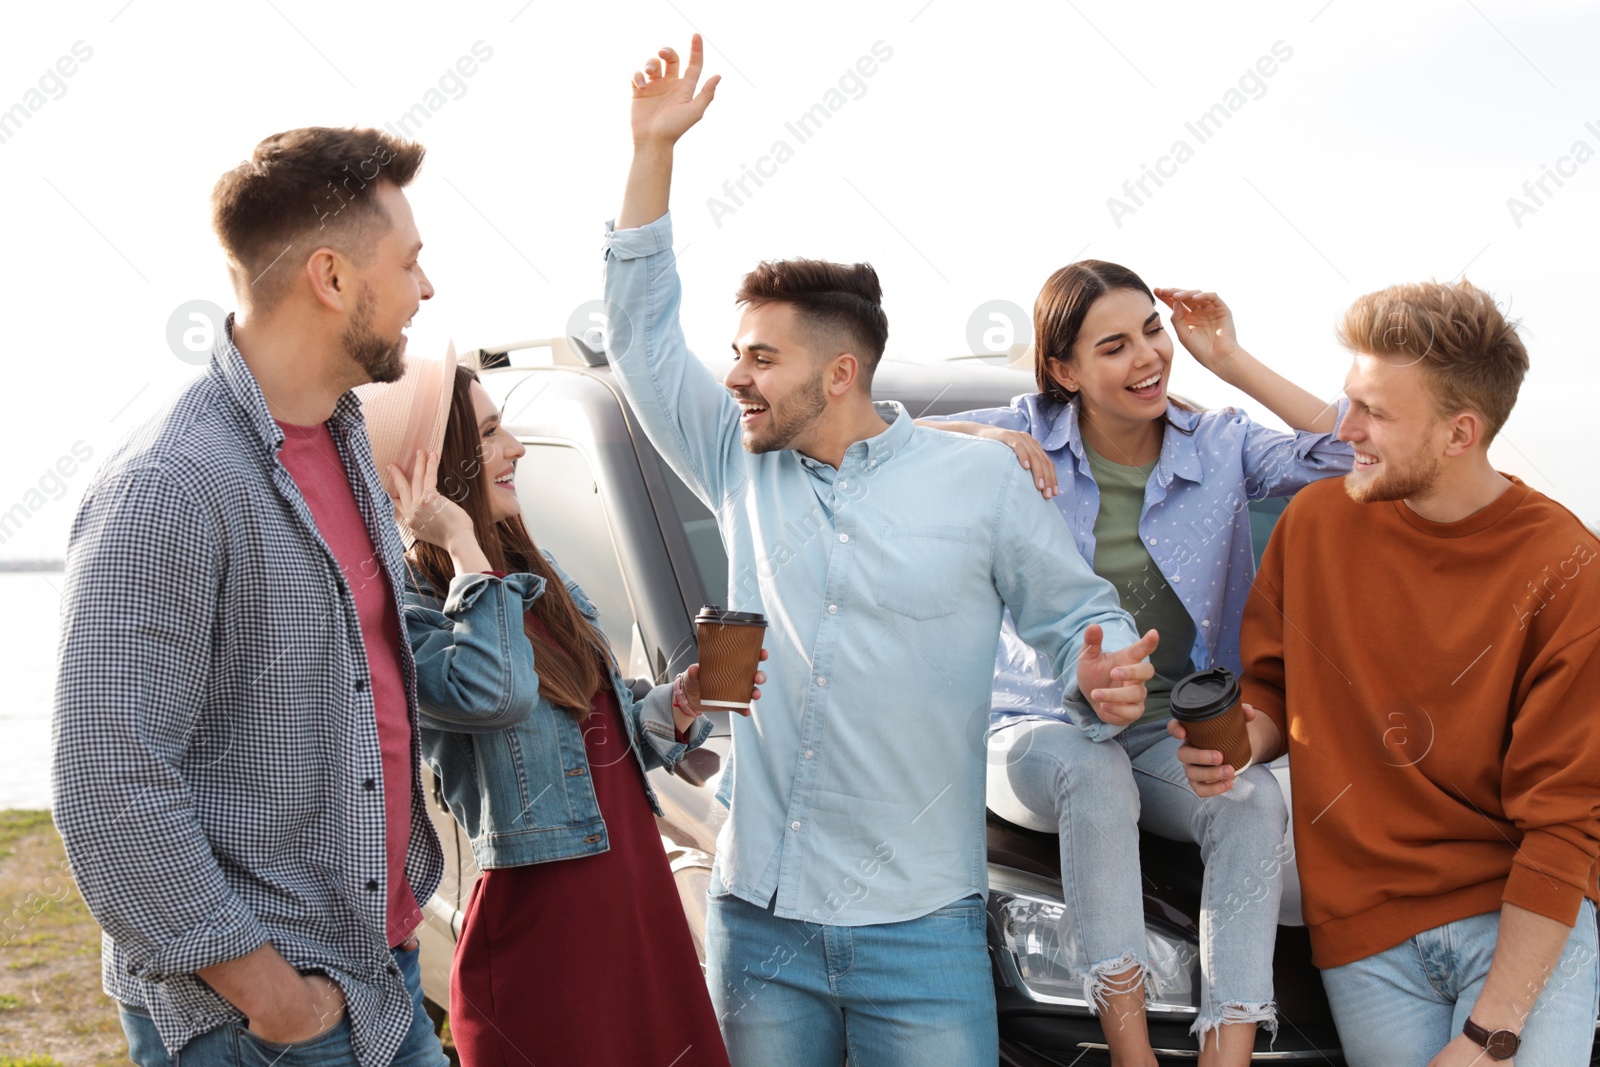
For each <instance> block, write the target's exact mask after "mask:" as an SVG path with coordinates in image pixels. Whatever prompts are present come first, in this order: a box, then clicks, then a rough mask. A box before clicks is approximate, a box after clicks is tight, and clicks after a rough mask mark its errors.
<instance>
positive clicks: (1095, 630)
mask: <svg viewBox="0 0 1600 1067" xmlns="http://www.w3.org/2000/svg"><path fill="white" fill-rule="evenodd" d="M1103 640H1105V631H1103V630H1101V629H1100V627H1099V625H1091V626H1090V627H1089V628H1088V629H1087V630H1085V631H1084V634H1083V652H1082V654H1080V655H1079V656H1078V688H1079V689H1081V690H1082V691H1083V693H1084V696H1085V697H1086V698H1087V699H1088V701H1089V704H1090V706H1091V707H1093V708H1094V710H1095V714H1097V715H1099V716H1100V718H1101V719H1102V720H1103V721H1105V722H1108V723H1111V724H1113V725H1115V726H1126V725H1128V724H1129V723H1134V722H1138V721H1139V716H1141V715H1143V714H1144V696H1145V690H1144V683H1145V682H1147V681H1149V680H1150V679H1151V678H1154V677H1155V673H1156V669H1155V668H1154V667H1152V666H1151V665H1150V663H1149V657H1150V653H1152V652H1154V651H1155V650H1156V644H1157V642H1159V641H1160V636H1159V635H1158V634H1157V633H1156V632H1155V631H1154V630H1151V631H1150V632H1148V633H1146V634H1145V635H1144V636H1143V637H1141V638H1139V640H1137V641H1135V642H1134V643H1133V644H1131V645H1129V646H1128V647H1127V648H1119V649H1118V650H1117V651H1115V652H1107V651H1105V650H1104V649H1103V648H1101V647H1100V643H1101V642H1102V641H1103Z"/></svg>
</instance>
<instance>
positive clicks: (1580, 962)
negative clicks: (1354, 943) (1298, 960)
mask: <svg viewBox="0 0 1600 1067" xmlns="http://www.w3.org/2000/svg"><path fill="white" fill-rule="evenodd" d="M1499 932H1500V913H1499V912H1498V911H1491V912H1489V913H1488V914H1486V915H1474V916H1472V917H1471V918H1470V919H1458V920H1456V921H1455V922H1451V923H1445V924H1444V925H1443V926H1435V927H1434V928H1433V929H1432V930H1424V931H1423V932H1422V933H1420V934H1418V935H1417V936H1415V937H1412V938H1408V939H1406V940H1405V941H1402V942H1401V943H1400V944H1398V945H1396V946H1395V947H1394V948H1391V949H1386V950H1384V951H1383V952H1378V953H1374V954H1373V955H1371V956H1368V957H1366V958H1365V959H1360V960H1357V961H1356V962H1354V963H1347V964H1345V965H1344V966H1343V967H1329V968H1328V969H1327V970H1325V971H1323V972H1322V985H1323V987H1324V988H1325V989H1327V991H1328V1003H1329V1004H1331V1005H1332V1006H1333V1021H1334V1024H1335V1025H1336V1026H1338V1028H1339V1043H1340V1044H1341V1045H1343V1046H1344V1057H1345V1061H1346V1062H1347V1063H1349V1064H1350V1067H1380V1065H1381V1067H1426V1065H1427V1063H1428V1061H1429V1060H1431V1059H1432V1058H1433V1057H1434V1056H1436V1055H1438V1053H1439V1050H1440V1049H1442V1048H1444V1047H1445V1045H1447V1044H1449V1043H1450V1042H1451V1041H1452V1040H1454V1039H1455V1037H1456V1035H1457V1034H1459V1033H1461V1027H1462V1024H1463V1023H1465V1022H1466V1021H1467V1016H1468V1015H1470V1014H1471V1013H1472V1006H1473V1004H1474V1003H1475V1002H1476V1001H1477V999H1478V994H1479V993H1480V992H1482V990H1483V983H1484V980H1485V979H1486V978H1487V977H1488V975H1489V964H1490V963H1491V962H1493V960H1494V946H1495V939H1496V937H1497V936H1498V935H1499ZM1595 948H1596V942H1595V915H1594V905H1593V904H1591V903H1590V902H1589V901H1587V900H1586V901H1584V902H1583V905H1582V907H1580V908H1579V909H1578V921H1577V924H1576V925H1575V926H1574V927H1573V928H1572V935H1571V936H1570V937H1568V938H1567V947H1566V949H1565V951H1563V952H1562V954H1561V962H1560V963H1558V964H1557V965H1556V967H1555V969H1554V970H1553V971H1551V972H1550V977H1549V979H1548V980H1547V981H1546V982H1545V987H1544V992H1542V993H1541V994H1540V995H1539V999H1538V1000H1537V1001H1535V1002H1534V1005H1533V1012H1532V1014H1530V1015H1529V1016H1528V1021H1527V1022H1526V1023H1525V1024H1524V1025H1523V1028H1522V1048H1521V1049H1520V1050H1518V1052H1517V1055H1516V1064H1517V1067H1576V1065H1578V1064H1586V1063H1588V1062H1589V1049H1590V1047H1591V1046H1592V1045H1593V1044H1594V1021H1595V1012H1596V1010H1597V1009H1600V965H1597V962H1596V955H1595ZM1484 1062H1485V1063H1488V1062H1489V1061H1488V1057H1484Z"/></svg>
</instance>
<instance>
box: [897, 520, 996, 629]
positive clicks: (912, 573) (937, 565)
mask: <svg viewBox="0 0 1600 1067" xmlns="http://www.w3.org/2000/svg"><path fill="white" fill-rule="evenodd" d="M967 532H968V530H967V527H965V526H938V525H894V524H890V525H885V526H884V527H883V528H882V530H881V531H880V533H881V536H880V537H879V539H878V552H879V559H878V576H877V588H876V589H875V590H874V597H875V599H876V601H877V604H878V606H879V607H881V608H883V609H884V610H886V611H892V612H894V613H895V614H897V615H904V616H905V617H907V618H909V619H916V620H919V621H925V620H927V619H937V618H942V617H943V616H945V615H950V614H953V613H954V612H955V610H956V609H957V608H958V607H960V604H959V603H957V601H958V600H959V597H956V596H955V595H953V590H955V589H956V588H958V586H959V581H958V576H959V575H960V574H961V571H962V568H963V566H964V565H965V563H966V560H967V554H968V552H969V551H970V550H971V547H972V546H971V545H970V544H969V542H968V536H967Z"/></svg>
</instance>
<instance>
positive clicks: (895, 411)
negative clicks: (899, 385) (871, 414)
mask: <svg viewBox="0 0 1600 1067" xmlns="http://www.w3.org/2000/svg"><path fill="white" fill-rule="evenodd" d="M872 408H873V410H874V411H876V412H877V413H878V417H879V418H881V419H883V421H884V422H886V423H888V424H889V426H888V428H887V429H886V430H884V431H883V432H882V433H880V434H874V435H873V436H871V437H868V438H867V439H866V440H864V441H857V442H856V443H855V444H853V445H851V446H850V447H849V448H847V449H845V450H844V462H845V463H849V462H850V459H851V457H852V456H855V457H858V458H859V462H860V465H861V466H863V467H865V468H866V469H867V470H872V469H874V468H875V467H877V466H878V465H879V464H881V463H887V462H888V461H889V458H890V457H891V456H893V455H894V454H895V453H896V452H898V451H900V449H901V448H902V447H903V446H904V445H905V443H906V442H907V441H909V440H910V439H911V434H912V431H913V430H915V429H916V423H915V422H914V421H913V420H912V418H911V413H910V412H908V411H907V410H906V408H905V405H904V404H901V403H899V402H898V401H894V400H879V401H875V402H874V403H873V405H872ZM796 455H798V456H799V457H800V462H801V463H803V464H804V465H805V466H806V467H807V468H809V469H810V470H813V471H821V470H832V469H833V468H832V467H830V466H829V465H828V464H826V463H824V462H822V461H821V460H820V459H812V458H811V457H810V456H808V455H806V454H805V453H803V452H799V453H796ZM841 466H842V464H841Z"/></svg>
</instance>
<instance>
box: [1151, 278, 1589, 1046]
mask: <svg viewBox="0 0 1600 1067" xmlns="http://www.w3.org/2000/svg"><path fill="white" fill-rule="evenodd" d="M1340 332H1341V338H1340V339H1341V341H1343V343H1344V344H1345V345H1346V346H1347V347H1348V348H1350V349H1351V350H1352V352H1353V353H1354V355H1355V363H1354V366H1353V367H1352V369H1351V371H1350V374H1349V377H1348V378H1347V379H1346V383H1345V392H1346V394H1347V395H1348V396H1349V398H1350V402H1351V406H1350V411H1349V414H1348V415H1347V416H1346V417H1345V420H1344V422H1343V424H1342V425H1341V427H1340V430H1339V436H1340V438H1342V439H1343V440H1346V441H1349V442H1351V444H1352V445H1353V446H1354V448H1355V453H1356V463H1355V469H1354V470H1353V471H1352V472H1351V473H1350V474H1349V475H1348V476H1347V478H1346V479H1345V481H1344V484H1343V485H1342V486H1341V485H1340V484H1339V483H1337V482H1334V481H1327V482H1321V483H1318V484H1315V485H1312V486H1310V487H1309V488H1307V489H1305V490H1303V491H1302V492H1301V493H1300V495H1299V496H1298V497H1297V498H1296V500H1295V501H1294V503H1293V504H1291V505H1290V507H1289V508H1288V510H1287V511H1286V512H1285V513H1284V516H1283V518H1282V519H1281V520H1280V522H1279V525H1278V528H1277V530H1276V531H1275V532H1274V534H1273V537H1272V542H1271V544H1270V545H1269V546H1268V548H1267V553H1266V557H1265V559H1264V560H1263V562H1262V568H1261V573H1260V574H1259V575H1258V577H1257V578H1256V582H1255V587H1254V589H1253V590H1252V592H1251V596H1250V600H1249V602H1248V605H1247V607H1246V609H1245V619H1244V630H1243V642H1242V643H1243V652H1244V667H1245V673H1246V677H1245V679H1244V692H1245V700H1246V702H1247V704H1248V705H1249V706H1250V707H1251V708H1252V709H1253V710H1252V711H1248V712H1247V715H1249V716H1251V718H1250V725H1249V728H1250V733H1251V740H1252V744H1253V748H1254V755H1255V758H1256V759H1257V760H1258V761H1259V760H1268V759H1272V758H1274V757H1276V756H1277V755H1279V754H1280V753H1282V752H1283V751H1284V749H1285V740H1284V739H1285V738H1287V749H1288V752H1289V757H1290V763H1291V765H1292V767H1293V768H1294V795H1293V817H1294V830H1295V843H1296V847H1297V849H1298V853H1299V866H1300V879H1301V885H1302V891H1303V899H1304V910H1305V919H1306V923H1307V925H1308V926H1309V927H1310V930H1311V939H1312V950H1313V958H1314V960H1315V962H1316V964H1317V966H1318V967H1320V968H1322V974H1323V983H1324V985H1325V986H1326V987H1327V991H1328V997H1329V1001H1330V1003H1331V1004H1332V1006H1333V1011H1334V1018H1335V1022H1336V1023H1337V1024H1338V1027H1339V1035H1340V1040H1341V1043H1342V1044H1343V1045H1344V1050H1345V1055H1346V1057H1347V1059H1348V1061H1349V1063H1350V1064H1352V1067H1364V1065H1369V1064H1371V1065H1379V1064H1381V1065H1383V1067H1424V1065H1429V1067H1454V1065H1466V1064H1474V1063H1476V1064H1480V1065H1482V1064H1488V1063H1491V1062H1495V1061H1506V1060H1509V1059H1510V1058H1511V1057H1512V1056H1513V1055H1514V1056H1515V1058H1516V1063H1517V1064H1518V1065H1520V1067H1542V1065H1550V1067H1574V1065H1577V1064H1586V1063H1588V1062H1589V1051H1590V1046H1591V1044H1592V1043H1593V1041H1594V1036H1595V1012H1596V1000H1597V990H1600V971H1597V965H1596V932H1595V912H1594V901H1595V899H1596V896H1597V885H1596V874H1597V867H1596V856H1597V855H1600V564H1596V562H1595V561H1596V558H1597V557H1600V542H1597V541H1596V539H1595V537H1594V535H1593V534H1592V533H1590V532H1589V531H1588V530H1587V529H1586V528H1585V527H1584V525H1583V524H1582V523H1580V522H1579V521H1578V520H1577V519H1576V518H1575V517H1574V516H1573V515H1572V514H1571V513H1570V512H1568V511H1567V510H1566V509H1565V508H1563V507H1562V506H1561V505H1559V504H1557V503H1555V502H1554V501H1553V500H1551V499H1549V498H1548V497H1546V496H1544V495H1543V494H1541V493H1539V492H1537V491H1535V490H1534V489H1531V488H1529V487H1528V486H1527V485H1524V484H1523V483H1522V482H1521V481H1519V480H1518V479H1516V478H1514V477H1510V476H1507V475H1503V474H1500V473H1499V472H1497V471H1496V470H1495V469H1494V467H1493V466H1491V465H1490V463H1489V459H1488V446H1489V442H1490V440H1491V439H1492V438H1493V437H1494V435H1495V433H1496V432H1497V431H1498V430H1499V429H1500V427H1501V426H1502V425H1503V424H1504V422H1505V420H1506V417H1507V416H1508V415H1509V414H1510V413H1511V407H1512V405H1513V404H1514V403H1515V402H1516V396H1517V389H1518V386H1519V385H1520V384H1521V381H1522V377H1523V374H1524V373H1525V372H1526V370H1527V366H1528V357H1527V353H1526V351H1525V349H1524V348H1523V345H1522V342H1521V340H1520V339H1519V338H1518V336H1517V333H1516V329H1515V326H1514V324H1512V323H1509V322H1507V321H1506V320H1505V319H1504V318H1503V317H1502V315H1501V314H1500V312H1499V310H1498V309H1497V308H1496V307H1495V304H1494V302H1493V300H1491V299H1490V297H1489V296H1488V295H1487V294H1486V293H1484V292H1482V291H1481V290H1479V289H1476V288H1474V287H1473V286H1472V285H1470V284H1469V283H1467V282H1461V283H1459V284H1456V285H1440V284H1436V283H1429V284H1421V285H1402V286H1396V287H1394V288H1391V289H1387V290H1384V291H1383V292H1379V293H1372V294H1369V295H1368V296H1365V297H1362V298H1361V299H1360V300H1358V301H1356V303H1355V304H1354V305H1353V306H1352V307H1351V308H1350V310H1349V312H1348V313H1347V314H1346V317H1345V320H1344V323H1343V326H1342V328H1341V331H1340ZM1174 732H1175V733H1181V728H1179V727H1175V728H1174ZM1181 758H1183V759H1184V761H1185V763H1186V764H1187V770H1188V773H1189V778H1190V781H1191V783H1192V784H1193V785H1194V787H1195V791H1196V792H1197V793H1200V794H1201V795H1211V794H1214V793H1218V792H1225V791H1226V790H1227V789H1229V788H1230V787H1231V786H1232V783H1233V779H1234V771H1233V768H1231V767H1227V766H1224V765H1222V764H1221V755H1220V753H1217V752H1210V751H1202V750H1198V749H1194V748H1190V747H1189V746H1185V747H1184V749H1183V750H1182V757H1181Z"/></svg>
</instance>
